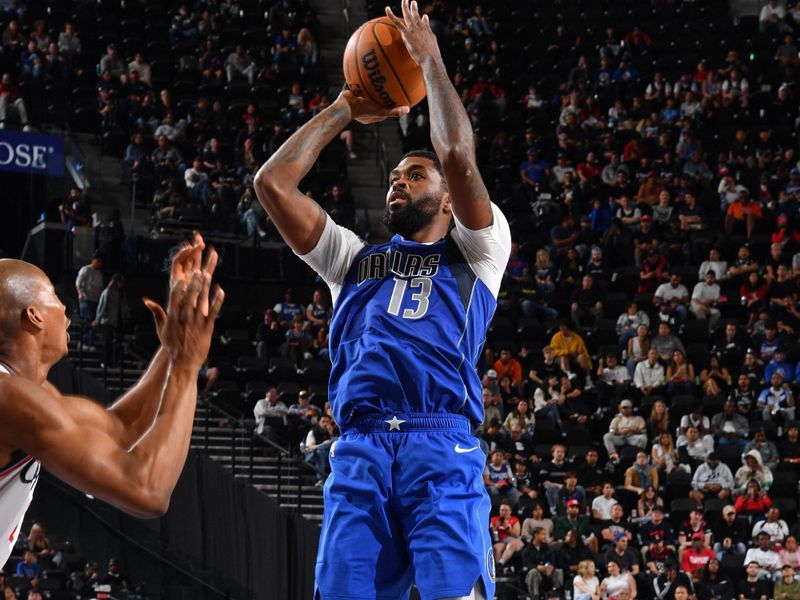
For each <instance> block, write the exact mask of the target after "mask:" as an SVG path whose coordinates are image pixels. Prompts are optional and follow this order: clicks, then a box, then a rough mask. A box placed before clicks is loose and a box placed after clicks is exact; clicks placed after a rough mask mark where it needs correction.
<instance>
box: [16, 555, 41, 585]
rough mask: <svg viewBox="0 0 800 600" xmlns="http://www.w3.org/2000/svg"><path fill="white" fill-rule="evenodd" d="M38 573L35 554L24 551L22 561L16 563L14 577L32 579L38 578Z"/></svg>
mask: <svg viewBox="0 0 800 600" xmlns="http://www.w3.org/2000/svg"><path fill="white" fill-rule="evenodd" d="M39 571H40V569H39V561H37V560H36V554H34V553H33V552H32V551H30V550H25V554H23V555H22V560H21V561H19V562H18V563H17V571H16V576H17V577H25V578H26V579H33V578H34V577H38V576H39Z"/></svg>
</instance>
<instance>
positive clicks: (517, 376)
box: [492, 348, 522, 393]
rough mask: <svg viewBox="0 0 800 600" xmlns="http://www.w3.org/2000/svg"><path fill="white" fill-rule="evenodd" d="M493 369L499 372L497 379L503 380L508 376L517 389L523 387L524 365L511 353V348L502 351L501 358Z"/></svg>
mask: <svg viewBox="0 0 800 600" xmlns="http://www.w3.org/2000/svg"><path fill="white" fill-rule="evenodd" d="M492 368H493V369H494V370H495V371H497V379H498V380H499V379H502V378H503V376H505V375H508V376H509V377H510V378H511V383H512V384H513V385H514V387H516V388H520V387H521V385H522V365H521V364H520V362H519V361H518V360H517V359H516V358H514V355H513V354H512V353H511V348H503V349H501V350H500V358H498V359H497V360H496V361H495V363H494V364H493V365H492ZM520 393H521V392H520Z"/></svg>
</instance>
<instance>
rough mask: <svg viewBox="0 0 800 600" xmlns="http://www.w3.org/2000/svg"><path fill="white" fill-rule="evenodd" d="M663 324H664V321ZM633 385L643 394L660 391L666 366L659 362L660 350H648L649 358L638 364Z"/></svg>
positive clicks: (647, 394) (648, 394)
mask: <svg viewBox="0 0 800 600" xmlns="http://www.w3.org/2000/svg"><path fill="white" fill-rule="evenodd" d="M662 325H664V324H663V323H662ZM667 327H668V326H667ZM633 385H634V386H635V387H636V389H637V390H639V393H640V394H641V395H642V396H650V395H652V394H654V393H658V390H660V389H661V387H662V386H663V385H664V367H662V366H661V364H660V363H659V362H658V351H657V350H656V349H655V348H650V349H649V350H648V351H647V360H643V361H641V362H639V363H638V364H637V365H636V369H635V371H634V373H633Z"/></svg>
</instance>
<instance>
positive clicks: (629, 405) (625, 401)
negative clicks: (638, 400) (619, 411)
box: [619, 400, 633, 408]
mask: <svg viewBox="0 0 800 600" xmlns="http://www.w3.org/2000/svg"><path fill="white" fill-rule="evenodd" d="M626 406H627V407H628V408H633V402H631V401H630V400H623V401H622V402H620V403H619V407H620V408H624V407H626Z"/></svg>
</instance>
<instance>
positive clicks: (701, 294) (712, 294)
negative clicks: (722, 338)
mask: <svg viewBox="0 0 800 600" xmlns="http://www.w3.org/2000/svg"><path fill="white" fill-rule="evenodd" d="M719 302H720V289H719V284H718V283H717V273H716V272H715V271H714V270H713V269H709V270H708V271H707V272H706V274H705V276H704V278H703V281H699V282H698V283H697V284H696V285H695V286H694V290H693V291H692V303H691V305H690V306H689V310H691V311H692V314H693V315H694V316H695V317H696V318H698V319H708V327H709V330H712V331H713V330H714V329H715V328H716V326H717V321H719V318H720V316H721V313H720V311H719V309H718V308H717V304H718V303H719Z"/></svg>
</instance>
